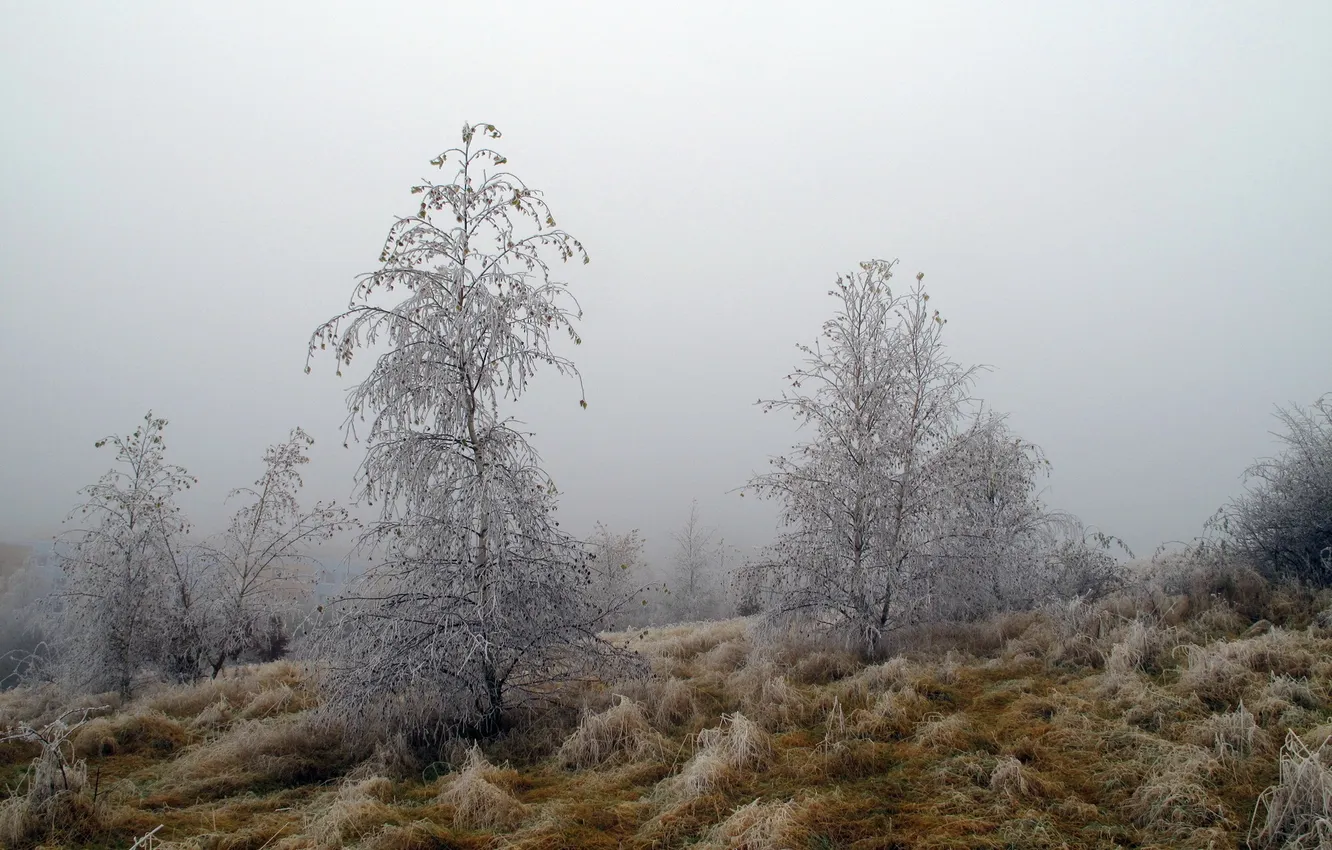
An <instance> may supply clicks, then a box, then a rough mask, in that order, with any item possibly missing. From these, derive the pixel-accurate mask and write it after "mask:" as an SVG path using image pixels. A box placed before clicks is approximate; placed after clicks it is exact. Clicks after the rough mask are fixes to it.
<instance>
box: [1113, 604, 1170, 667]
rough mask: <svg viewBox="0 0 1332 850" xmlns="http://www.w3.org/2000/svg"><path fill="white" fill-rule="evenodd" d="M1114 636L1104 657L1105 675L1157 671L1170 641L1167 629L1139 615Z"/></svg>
mask: <svg viewBox="0 0 1332 850" xmlns="http://www.w3.org/2000/svg"><path fill="white" fill-rule="evenodd" d="M1118 637H1119V639H1118V640H1117V641H1116V642H1115V643H1114V644H1113V645H1112V646H1111V647H1110V652H1109V654H1108V655H1107V656H1106V660H1105V670H1106V672H1107V673H1109V674H1119V675H1122V674H1127V673H1133V672H1139V671H1141V672H1148V671H1157V670H1160V669H1161V666H1162V661H1163V656H1164V654H1165V653H1166V652H1167V650H1168V649H1169V648H1170V646H1171V645H1172V643H1173V634H1172V633H1171V632H1169V631H1168V630H1163V629H1160V628H1158V627H1157V626H1155V625H1153V624H1152V623H1150V622H1147V621H1146V620H1144V619H1143V618H1141V617H1138V618H1135V619H1134V620H1132V621H1131V622H1130V623H1129V624H1128V626H1126V627H1125V628H1124V629H1123V631H1122V632H1121V633H1120V634H1119V636H1118Z"/></svg>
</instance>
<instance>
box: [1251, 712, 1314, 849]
mask: <svg viewBox="0 0 1332 850" xmlns="http://www.w3.org/2000/svg"><path fill="white" fill-rule="evenodd" d="M1260 812H1261V815H1260V814H1259V813H1260ZM1249 846H1250V847H1252V848H1254V850H1312V848H1318V850H1327V849H1328V848H1332V766H1330V765H1329V763H1328V761H1327V756H1326V752H1325V751H1324V750H1323V748H1322V747H1317V748H1312V749H1311V748H1310V747H1308V746H1306V745H1305V743H1304V742H1303V741H1301V740H1300V738H1299V736H1297V735H1296V734H1295V733H1294V732H1288V733H1287V735H1286V743H1285V745H1284V746H1283V747H1282V748H1281V757H1280V761H1279V764H1278V778H1277V784H1276V785H1273V786H1272V787H1271V788H1268V789H1267V790H1266V791H1264V792H1263V793H1262V796H1260V797H1259V798H1258V805H1257V806H1256V807H1255V809H1254V813H1253V820H1252V822H1251V823H1250V825H1249Z"/></svg>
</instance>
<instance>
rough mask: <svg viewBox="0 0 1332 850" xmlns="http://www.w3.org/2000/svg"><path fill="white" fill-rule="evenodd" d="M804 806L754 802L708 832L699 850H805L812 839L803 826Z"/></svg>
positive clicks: (787, 803)
mask: <svg viewBox="0 0 1332 850" xmlns="http://www.w3.org/2000/svg"><path fill="white" fill-rule="evenodd" d="M800 814H801V806H800V805H799V804H798V803H796V802H795V801H794V800H787V801H785V802H779V801H771V802H764V801H762V800H753V801H751V802H749V803H747V804H745V805H743V806H741V807H740V808H738V809H736V810H735V811H733V812H731V814H730V815H729V816H727V818H726V820H724V821H722V822H721V823H719V824H717V825H716V826H714V827H712V829H710V830H708V833H707V835H705V836H704V838H703V841H702V842H700V843H699V844H696V845H694V846H695V847H697V848H700V850H805V848H807V847H809V846H811V845H810V842H811V840H812V838H813V836H812V834H811V832H810V830H809V828H808V827H807V826H805V825H804V824H803V823H801V820H800Z"/></svg>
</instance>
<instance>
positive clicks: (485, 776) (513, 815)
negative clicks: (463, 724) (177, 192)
mask: <svg viewBox="0 0 1332 850" xmlns="http://www.w3.org/2000/svg"><path fill="white" fill-rule="evenodd" d="M437 799H438V801H439V802H440V803H442V804H444V805H446V806H451V807H452V808H453V822H454V824H456V825H458V826H460V827H462V828H463V829H483V830H497V829H513V828H514V827H516V826H518V825H519V824H520V823H522V821H523V820H524V819H525V818H526V817H527V816H528V808H527V807H526V806H524V805H523V804H522V803H520V802H519V801H518V800H517V799H516V798H515V797H514V796H513V795H512V794H510V793H509V791H508V790H507V789H505V788H504V787H503V786H502V785H501V784H500V772H499V771H498V770H497V769H496V768H495V766H494V765H492V764H491V763H490V762H488V761H486V757H485V756H484V755H482V754H481V750H480V748H478V747H473V748H472V749H471V751H470V752H469V753H468V756H467V763H466V764H465V765H464V766H463V769H462V770H461V771H459V772H458V773H456V774H455V775H453V776H452V777H450V778H449V779H448V781H447V782H446V783H445V785H444V788H443V789H442V790H441V791H440V792H439V797H438V798H437Z"/></svg>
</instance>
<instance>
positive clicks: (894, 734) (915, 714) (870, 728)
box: [851, 685, 930, 739]
mask: <svg viewBox="0 0 1332 850" xmlns="http://www.w3.org/2000/svg"><path fill="white" fill-rule="evenodd" d="M929 705H930V702H929V700H927V699H925V697H923V696H921V695H920V694H918V693H916V690H915V688H912V687H911V686H910V685H908V686H907V687H905V688H902V689H901V690H899V691H889V692H888V693H885V694H880V695H879V697H878V698H877V699H876V700H875V701H874V703H873V704H872V705H870V706H869V707H868V708H864V709H860V710H858V711H854V712H852V714H851V723H852V725H853V726H854V727H855V729H856V731H857V732H859V733H861V734H866V735H870V736H872V737H874V738H880V739H883V738H901V737H904V736H905V735H907V734H909V733H910V732H911V730H912V729H913V728H914V727H915V724H916V722H917V721H918V720H919V719H920V718H921V717H922V716H924V714H925V713H926V712H927V711H928V710H929Z"/></svg>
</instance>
